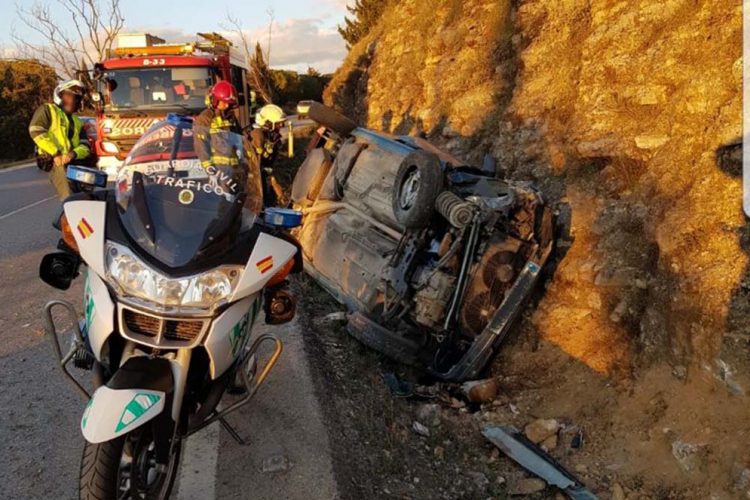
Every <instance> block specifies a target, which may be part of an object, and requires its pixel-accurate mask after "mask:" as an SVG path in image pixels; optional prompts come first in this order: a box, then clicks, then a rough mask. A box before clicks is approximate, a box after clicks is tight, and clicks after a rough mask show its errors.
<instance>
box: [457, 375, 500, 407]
mask: <svg viewBox="0 0 750 500" xmlns="http://www.w3.org/2000/svg"><path fill="white" fill-rule="evenodd" d="M497 390H498V386H497V379H494V378H488V379H484V380H472V381H470V382H464V383H463V384H462V385H461V391H462V392H463V393H464V395H465V396H466V398H467V399H468V400H469V401H471V402H472V403H487V402H489V401H492V400H493V399H495V396H497Z"/></svg>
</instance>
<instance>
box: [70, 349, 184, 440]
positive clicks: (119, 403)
mask: <svg viewBox="0 0 750 500" xmlns="http://www.w3.org/2000/svg"><path fill="white" fill-rule="evenodd" d="M172 386H173V378H172V368H171V363H170V362H169V360H167V359H164V358H149V357H146V356H137V357H133V358H130V359H128V360H127V361H126V362H125V363H124V364H123V365H122V366H121V367H120V369H119V370H117V372H115V374H114V375H113V376H112V378H111V379H110V380H109V382H107V385H103V386H101V387H99V388H98V389H97V390H96V392H94V395H93V396H92V397H91V400H90V401H89V403H88V405H87V406H86V409H85V410H84V412H83V417H82V418H81V433H82V434H83V437H84V438H86V440H87V441H88V442H90V443H102V442H104V441H109V440H111V439H115V438H117V437H119V436H121V435H123V434H126V433H128V432H130V431H132V430H134V429H137V428H138V427H140V426H142V425H143V424H145V423H146V422H149V421H150V420H153V419H154V418H155V417H157V416H158V415H159V414H161V413H162V411H164V408H166V407H168V406H167V405H168V404H169V401H168V399H171V395H172V391H173V387H172Z"/></svg>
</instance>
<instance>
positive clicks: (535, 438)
mask: <svg viewBox="0 0 750 500" xmlns="http://www.w3.org/2000/svg"><path fill="white" fill-rule="evenodd" d="M559 429H560V424H559V423H558V421H557V420H555V419H554V418H547V419H545V418H540V419H538V420H534V421H533V422H531V423H530V424H528V425H527V426H526V427H525V428H524V430H523V432H524V434H526V437H527V438H529V440H530V441H531V442H532V443H534V444H539V443H541V442H542V441H544V440H545V439H547V438H548V437H550V436H553V435H556V434H557V431H558V430H559Z"/></svg>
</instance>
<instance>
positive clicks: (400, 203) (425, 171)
mask: <svg viewBox="0 0 750 500" xmlns="http://www.w3.org/2000/svg"><path fill="white" fill-rule="evenodd" d="M442 190H443V171H442V169H441V168H440V161H439V160H438V159H437V157H436V156H435V155H432V154H429V153H426V152H424V151H415V152H413V153H411V154H410V155H409V156H407V157H406V159H405V160H404V161H403V163H402V164H401V166H400V167H399V169H398V172H397V173H396V179H395V182H394V183H393V194H392V197H391V201H392V206H393V215H394V216H395V217H396V221H398V223H399V224H401V225H402V226H404V227H405V228H407V229H421V228H423V227H426V226H427V225H428V224H429V223H430V219H431V218H432V215H433V213H434V212H435V200H436V199H437V197H438V195H439V194H440V192H441V191H442Z"/></svg>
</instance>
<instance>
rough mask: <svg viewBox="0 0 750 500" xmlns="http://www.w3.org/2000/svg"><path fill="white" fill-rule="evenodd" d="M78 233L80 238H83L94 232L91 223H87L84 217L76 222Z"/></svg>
mask: <svg viewBox="0 0 750 500" xmlns="http://www.w3.org/2000/svg"><path fill="white" fill-rule="evenodd" d="M77 229H78V233H79V234H80V235H81V238H83V239H84V240H85V239H86V238H88V237H89V236H91V235H92V234H94V228H92V227H91V224H89V223H88V221H87V220H86V219H85V218H82V219H81V222H79V223H78V228H77Z"/></svg>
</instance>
